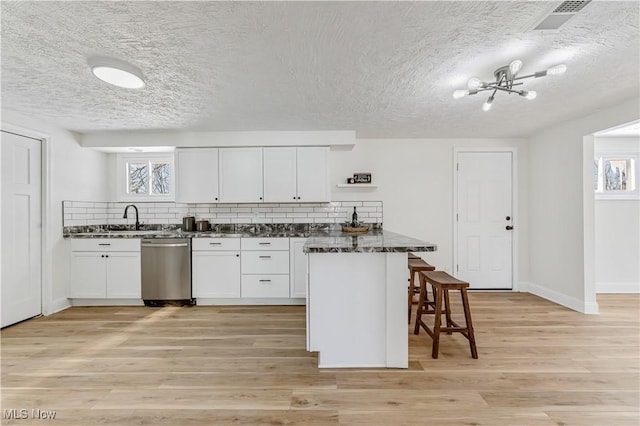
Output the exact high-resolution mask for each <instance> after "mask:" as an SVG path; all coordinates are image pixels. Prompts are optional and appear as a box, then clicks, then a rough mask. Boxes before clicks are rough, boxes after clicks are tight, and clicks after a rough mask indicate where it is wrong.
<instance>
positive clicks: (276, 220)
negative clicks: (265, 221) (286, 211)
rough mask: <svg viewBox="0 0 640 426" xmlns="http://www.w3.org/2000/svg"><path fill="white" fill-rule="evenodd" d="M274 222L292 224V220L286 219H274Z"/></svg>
mask: <svg viewBox="0 0 640 426" xmlns="http://www.w3.org/2000/svg"><path fill="white" fill-rule="evenodd" d="M272 220H273V223H291V220H290V219H287V218H284V217H274V218H273V219H272Z"/></svg>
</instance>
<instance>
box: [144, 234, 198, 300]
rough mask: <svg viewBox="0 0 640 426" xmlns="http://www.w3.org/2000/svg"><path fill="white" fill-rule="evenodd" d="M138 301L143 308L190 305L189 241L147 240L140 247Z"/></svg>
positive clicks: (176, 239)
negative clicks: (140, 282)
mask: <svg viewBox="0 0 640 426" xmlns="http://www.w3.org/2000/svg"><path fill="white" fill-rule="evenodd" d="M141 258H142V259H141V262H142V299H143V300H144V303H145V305H151V306H158V305H162V304H166V303H167V302H171V304H173V303H180V304H193V303H194V300H193V298H192V296H191V240H190V239H189V238H153V239H151V238H149V239H143V240H142V244H141Z"/></svg>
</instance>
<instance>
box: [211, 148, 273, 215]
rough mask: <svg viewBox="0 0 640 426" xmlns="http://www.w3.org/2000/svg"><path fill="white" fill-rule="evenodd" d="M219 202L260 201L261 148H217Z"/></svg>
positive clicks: (261, 197) (261, 196)
mask: <svg viewBox="0 0 640 426" xmlns="http://www.w3.org/2000/svg"><path fill="white" fill-rule="evenodd" d="M219 155H220V156H219V159H218V165H219V178H220V181H219V187H220V197H219V198H220V200H219V201H220V202H221V203H259V202H262V199H263V195H262V148H219Z"/></svg>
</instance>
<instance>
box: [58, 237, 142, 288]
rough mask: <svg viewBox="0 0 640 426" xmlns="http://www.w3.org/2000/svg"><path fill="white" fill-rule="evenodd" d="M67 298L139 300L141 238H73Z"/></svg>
mask: <svg viewBox="0 0 640 426" xmlns="http://www.w3.org/2000/svg"><path fill="white" fill-rule="evenodd" d="M69 297H71V298H76V299H140V298H141V297H142V287H141V271H140V240H138V239H126V240H118V239H103V238H100V239H98V238H96V239H86V240H85V239H79V240H72V241H71V282H70V294H69Z"/></svg>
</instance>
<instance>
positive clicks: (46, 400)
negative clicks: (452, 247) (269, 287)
mask: <svg viewBox="0 0 640 426" xmlns="http://www.w3.org/2000/svg"><path fill="white" fill-rule="evenodd" d="M470 299H471V311H472V315H473V320H474V325H475V329H476V339H477V343H478V352H479V356H480V358H479V359H478V360H474V359H472V358H471V356H470V353H469V347H468V345H467V342H466V340H464V338H463V337H462V336H460V335H459V334H454V335H453V336H447V335H444V336H443V337H442V338H441V354H440V358H439V359H437V360H434V359H432V358H431V356H430V349H431V339H430V338H429V337H428V336H426V335H425V334H424V332H422V333H421V334H420V335H419V336H414V335H413V334H411V336H410V339H409V341H410V350H409V353H410V368H409V369H408V370H377V369H358V370H354V369H352V370H322V371H320V370H318V369H317V368H316V358H315V355H314V354H309V353H307V352H306V351H305V329H304V327H305V323H304V308H303V307H192V308H180V307H166V308H143V307H108V308H95V307H91V308H72V309H68V310H65V311H63V312H60V313H58V314H55V315H51V316H49V317H44V318H37V319H33V320H30V321H26V322H24V323H21V324H17V325H15V326H12V327H8V328H6V329H4V330H2V333H1V339H2V340H1V342H2V414H3V420H2V422H3V424H20V425H27V424H39V425H44V424H52V425H53V424H58V425H82V426H88V425H98V424H99V425H105V424H113V425H143V424H144V425H230V424H234V425H236V424H240V425H322V426H325V425H337V424H340V425H366V426H370V425H491V426H495V425H527V426H535V425H579V426H586V425H634V426H637V425H638V424H639V423H640V415H639V404H640V400H639V387H640V319H639V315H640V297H639V295H601V296H599V297H598V302H599V303H600V309H601V314H600V315H582V314H579V313H576V312H573V311H571V310H569V309H566V308H563V307H560V306H558V305H555V304H553V303H550V302H548V301H545V300H543V299H540V298H537V297H535V296H532V295H529V294H520V293H471V294H470ZM374 314H375V313H371V315H374ZM456 317H457V318H459V316H456ZM7 409H16V410H20V409H26V410H27V412H28V416H29V418H28V419H26V420H7V419H6V418H4V417H6V416H7V413H6V410H7ZM33 409H40V410H43V411H50V410H54V411H55V412H56V417H55V420H49V421H47V420H38V419H33V418H32V415H33V412H32V410H33ZM18 413H19V412H18Z"/></svg>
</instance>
